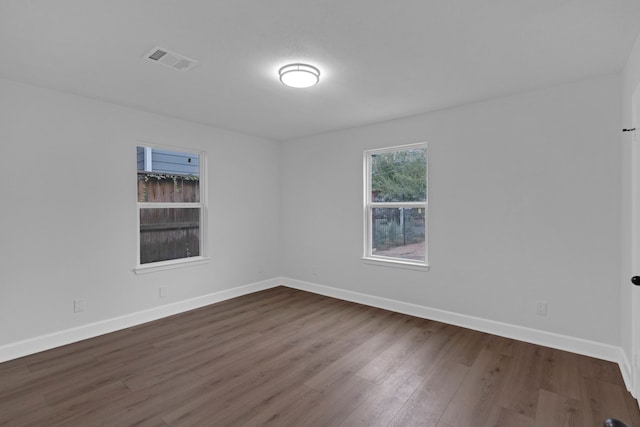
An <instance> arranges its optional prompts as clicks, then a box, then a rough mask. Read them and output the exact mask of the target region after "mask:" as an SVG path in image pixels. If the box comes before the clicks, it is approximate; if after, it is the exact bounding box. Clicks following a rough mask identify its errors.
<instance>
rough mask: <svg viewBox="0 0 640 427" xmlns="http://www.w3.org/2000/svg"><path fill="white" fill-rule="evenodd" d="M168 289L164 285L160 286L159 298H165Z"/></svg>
mask: <svg viewBox="0 0 640 427" xmlns="http://www.w3.org/2000/svg"><path fill="white" fill-rule="evenodd" d="M168 292H169V289H168V288H167V287H166V286H160V298H165V297H166V296H167V293H168Z"/></svg>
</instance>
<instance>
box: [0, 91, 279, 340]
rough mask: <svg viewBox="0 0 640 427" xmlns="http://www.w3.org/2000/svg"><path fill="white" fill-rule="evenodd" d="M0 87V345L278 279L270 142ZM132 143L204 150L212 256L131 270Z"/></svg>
mask: <svg viewBox="0 0 640 427" xmlns="http://www.w3.org/2000/svg"><path fill="white" fill-rule="evenodd" d="M0 94H1V96H0V141H1V142H0V171H1V172H2V174H1V176H2V180H3V185H2V187H3V190H2V196H0V199H1V200H2V209H0V224H1V225H0V277H1V279H0V282H1V283H0V325H2V327H0V347H1V346H2V345H5V344H9V343H14V342H17V341H21V340H26V339H30V338H34V337H38V336H41V335H45V334H50V333H53V332H57V331H63V330H67V329H69V328H76V327H80V326H82V325H86V324H90V323H93V322H99V321H102V320H105V319H111V318H114V317H118V316H125V315H128V314H131V313H136V312H139V311H141V310H147V309H153V308H154V307H158V306H162V305H166V304H171V303H175V302H176V301H183V300H187V299H190V298H196V297H199V296H202V295H206V294H210V293H214V292H217V291H220V290H224V289H229V288H232V287H236V286H240V285H244V284H248V283H254V282H257V281H260V280H264V279H266V278H272V277H275V276H277V275H278V270H279V251H278V248H279V232H278V227H277V226H274V224H279V213H278V208H279V205H280V203H279V188H278V155H279V147H278V144H277V143H275V142H272V141H267V140H263V139H259V138H254V137H250V136H244V135H240V134H237V133H233V132H227V131H223V130H219V129H214V128H211V127H207V126H201V125H197V124H193V123H188V122H185V121H181V120H176V119H172V118H168V117H162V116H158V115H154V114H149V113H145V112H142V111H138V110H134V109H130V108H124V107H119V106H116V105H113V104H108V103H102V102H98V101H94V100H89V99H86V98H81V97H77V96H73V95H68V94H62V93H58V92H53V91H49V90H44V89H40V88H36V87H33V86H27V85H23V84H19V83H14V82H11V81H7V80H0ZM140 142H149V143H154V144H161V145H168V146H178V147H182V146H184V147H187V148H191V149H196V150H205V151H206V152H207V160H208V165H209V167H208V183H207V184H208V198H209V210H208V225H209V229H208V230H209V231H208V244H209V256H210V258H211V261H210V262H209V263H207V264H204V265H198V266H190V267H186V268H180V269H175V270H170V271H161V272H154V273H150V274H144V275H136V274H135V273H134V272H133V271H132V270H133V268H134V267H135V263H136V232H137V231H136V214H137V213H136V161H135V152H136V145H137V144H139V143H140ZM161 286H166V287H168V296H167V297H166V298H160V297H159V292H158V290H159V287H161ZM75 298H83V299H84V300H85V311H84V312H83V313H78V314H74V313H73V300H74V299H75Z"/></svg>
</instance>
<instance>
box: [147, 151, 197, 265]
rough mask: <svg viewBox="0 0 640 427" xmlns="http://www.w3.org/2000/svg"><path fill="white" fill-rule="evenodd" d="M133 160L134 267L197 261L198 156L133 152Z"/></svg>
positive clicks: (180, 153)
mask: <svg viewBox="0 0 640 427" xmlns="http://www.w3.org/2000/svg"><path fill="white" fill-rule="evenodd" d="M136 157H137V164H138V167H137V186H138V268H144V267H149V266H167V265H175V264H178V263H182V262H185V261H194V260H201V259H203V257H202V255H203V242H202V236H203V234H204V233H203V220H204V218H205V215H204V211H205V205H204V201H203V197H202V194H203V184H204V182H203V181H204V180H201V179H200V178H201V177H202V176H203V173H202V172H203V170H202V169H203V163H204V162H203V160H204V159H203V154H202V153H197V152H186V151H176V150H168V149H160V148H156V147H137V150H136ZM136 271H137V270H136Z"/></svg>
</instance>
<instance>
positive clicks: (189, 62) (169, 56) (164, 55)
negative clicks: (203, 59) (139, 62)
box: [144, 47, 198, 71]
mask: <svg viewBox="0 0 640 427" xmlns="http://www.w3.org/2000/svg"><path fill="white" fill-rule="evenodd" d="M144 57H145V58H146V59H148V60H149V61H152V62H157V63H158V64H162V65H164V66H165V67H169V68H173V69H174V70H178V71H187V70H190V69H192V68H193V67H195V66H196V65H198V61H196V60H195V59H191V58H187V57H186V56H184V55H180V54H178V53H175V52H171V51H170V50H167V49H163V48H161V47H154V48H153V49H151V50H150V51H149V52H147V54H146V55H145V56H144Z"/></svg>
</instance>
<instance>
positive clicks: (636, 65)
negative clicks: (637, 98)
mask: <svg viewBox="0 0 640 427" xmlns="http://www.w3.org/2000/svg"><path fill="white" fill-rule="evenodd" d="M636 90H640V36H639V37H638V38H637V39H636V42H635V44H634V47H633V49H632V50H631V53H630V55H629V59H628V60H627V64H626V65H625V67H624V69H623V71H622V89H621V93H622V123H621V127H624V128H629V127H631V126H634V124H633V120H632V102H633V95H634V93H635V91H636ZM637 125H638V123H636V124H635V126H637ZM632 137H633V134H632V133H631V132H626V133H621V134H620V138H621V140H622V142H621V147H622V157H621V161H622V167H621V172H622V173H621V175H622V176H621V179H622V182H621V189H622V212H621V214H622V220H621V222H620V224H621V227H622V231H621V237H622V239H621V241H622V254H621V264H622V268H621V270H622V277H621V284H620V288H621V291H620V296H621V302H620V303H621V308H620V315H621V325H622V326H621V346H622V349H623V351H624V353H625V355H626V356H627V358H628V359H629V360H630V361H631V360H633V357H632V355H633V349H632V348H633V341H632V330H631V322H632V316H631V313H632V292H633V288H632V286H631V284H630V282H629V279H630V278H631V276H635V275H637V274H638V273H640V272H637V271H633V268H632V265H631V236H632V233H631V214H632V210H631V159H632V155H631V144H632Z"/></svg>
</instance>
